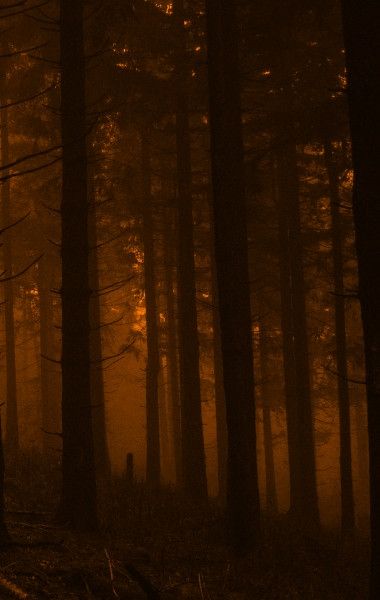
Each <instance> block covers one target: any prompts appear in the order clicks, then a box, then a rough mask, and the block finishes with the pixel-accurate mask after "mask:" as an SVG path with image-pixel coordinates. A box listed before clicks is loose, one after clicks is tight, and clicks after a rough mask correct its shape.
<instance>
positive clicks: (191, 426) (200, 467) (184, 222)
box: [173, 0, 207, 501]
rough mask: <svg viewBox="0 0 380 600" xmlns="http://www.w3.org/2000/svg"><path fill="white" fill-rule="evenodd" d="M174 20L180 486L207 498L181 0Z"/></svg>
mask: <svg viewBox="0 0 380 600" xmlns="http://www.w3.org/2000/svg"><path fill="white" fill-rule="evenodd" d="M173 11H174V19H175V22H176V24H177V32H178V38H177V39H178V48H177V53H176V61H177V64H176V73H175V78H176V141H177V175H178V338H179V359H180V360H179V363H180V399H181V425H182V486H183V488H184V491H185V492H186V493H187V494H188V496H189V497H191V498H192V499H193V500H195V501H204V500H206V499H207V476H206V459H205V449H204V438H203V423H202V404H201V385H200V374H199V341H198V325H197V306H196V282H195V264H194V263H195V257H194V231H193V211H192V205H193V203H192V189H191V188H192V173H191V142H190V125H189V106H188V92H189V90H188V88H189V86H188V77H189V65H188V59H187V48H186V32H185V29H184V18H185V17H184V9H183V0H175V2H174V4H173Z"/></svg>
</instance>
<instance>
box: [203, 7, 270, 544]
mask: <svg viewBox="0 0 380 600" xmlns="http://www.w3.org/2000/svg"><path fill="white" fill-rule="evenodd" d="M206 12H207V33H208V74H209V75H208V76H209V95H210V126H211V158H212V181H213V212H214V229H215V264H216V275H217V286H218V306H219V318H220V331H221V345H222V356H223V381H224V393H225V402H226V419H227V431H228V475H227V515H228V521H229V526H230V536H231V542H232V544H233V547H234V549H235V551H236V552H239V553H244V552H246V551H248V550H249V549H250V548H251V547H252V546H253V545H254V543H255V542H256V540H257V535H258V532H259V527H260V523H259V521H260V519H259V512H260V506H259V491H258V475H257V460H256V430H255V390H254V375H253V348H252V331H251V330H252V320H251V306H250V285H249V267H248V244H247V222H246V221H247V212H246V201H245V189H244V147H243V134H242V123H241V106H240V81H239V59H238V33H237V24H236V15H235V5H234V2H233V0H207V2H206Z"/></svg>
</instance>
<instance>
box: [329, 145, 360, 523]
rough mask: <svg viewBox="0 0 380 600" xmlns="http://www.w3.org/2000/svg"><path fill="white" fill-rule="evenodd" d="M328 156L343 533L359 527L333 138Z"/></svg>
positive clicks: (340, 233) (339, 218) (340, 229)
mask: <svg viewBox="0 0 380 600" xmlns="http://www.w3.org/2000/svg"><path fill="white" fill-rule="evenodd" d="M324 157H325V163H326V169H327V173H328V179H329V190H330V213H331V235H332V254H333V270H334V299H335V341H336V369H337V377H338V404H339V442H340V456H339V460H340V480H341V527H342V533H343V534H349V533H352V532H353V530H354V529H355V505H354V488H353V480H352V449H351V417H350V396H349V388H348V369H347V338H346V314H345V298H344V263H343V247H342V246H343V240H342V222H341V216H340V210H339V203H340V194H339V178H338V172H337V164H336V157H335V156H334V152H333V147H332V143H331V140H329V139H328V140H326V141H325V143H324Z"/></svg>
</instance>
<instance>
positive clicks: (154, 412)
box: [141, 132, 161, 489]
mask: <svg viewBox="0 0 380 600" xmlns="http://www.w3.org/2000/svg"><path fill="white" fill-rule="evenodd" d="M150 161H151V159H150V154H149V140H148V139H147V137H146V133H145V132H143V133H142V135H141V172H142V188H143V246H144V287H145V309H146V345H147V361H146V481H147V484H148V486H149V487H150V488H152V489H157V488H158V487H159V486H160V478H161V472H160V471H161V458H160V415H159V401H158V381H159V372H160V356H159V337H158V323H157V299H156V280H155V275H156V273H155V269H156V264H155V245H154V224H153V207H152V192H151V185H152V184H151V164H150Z"/></svg>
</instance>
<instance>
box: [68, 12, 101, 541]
mask: <svg viewBox="0 0 380 600" xmlns="http://www.w3.org/2000/svg"><path fill="white" fill-rule="evenodd" d="M60 11H61V12H60V27H61V31H60V47H61V127H62V147H63V156H62V177H63V178H62V202H61V219H62V225H61V226H62V441H63V453H62V471H63V480H62V504H61V518H63V519H64V520H65V521H66V522H68V523H69V524H70V526H72V527H74V528H76V529H82V530H91V529H95V528H96V527H97V510H96V476H95V461H94V447H93V431H92V406H91V404H92V400H91V391H90V390H91V364H90V363H91V355H90V285H89V245H88V190H87V151H86V114H85V58H84V32H83V0H61V2H60Z"/></svg>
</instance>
